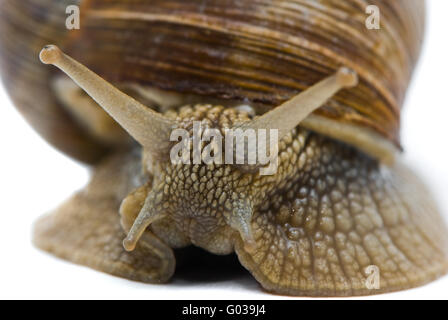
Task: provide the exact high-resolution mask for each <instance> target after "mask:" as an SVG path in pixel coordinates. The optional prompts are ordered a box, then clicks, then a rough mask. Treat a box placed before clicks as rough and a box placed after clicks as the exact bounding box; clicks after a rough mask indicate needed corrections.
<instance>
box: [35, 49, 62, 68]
mask: <svg viewBox="0 0 448 320" xmlns="http://www.w3.org/2000/svg"><path fill="white" fill-rule="evenodd" d="M61 56H62V51H61V49H59V48H58V47H57V46H55V45H52V44H50V45H46V46H45V47H44V48H43V49H42V51H41V52H40V54H39V58H40V61H42V63H44V64H54V63H56V62H57V61H58V60H59V59H60V58H61Z"/></svg>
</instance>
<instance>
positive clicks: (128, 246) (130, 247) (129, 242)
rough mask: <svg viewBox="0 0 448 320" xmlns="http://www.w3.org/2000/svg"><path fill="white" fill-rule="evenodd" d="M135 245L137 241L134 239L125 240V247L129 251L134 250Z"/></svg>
mask: <svg viewBox="0 0 448 320" xmlns="http://www.w3.org/2000/svg"><path fill="white" fill-rule="evenodd" d="M135 245H136V243H135V241H132V240H131V239H129V238H126V239H124V240H123V248H124V250H126V251H128V252H131V251H134V249H135Z"/></svg>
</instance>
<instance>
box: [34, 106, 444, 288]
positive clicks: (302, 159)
mask: <svg viewBox="0 0 448 320" xmlns="http://www.w3.org/2000/svg"><path fill="white" fill-rule="evenodd" d="M167 116H169V117H172V118H177V119H179V120H183V123H184V124H185V128H190V127H191V122H192V121H193V120H201V121H203V123H204V124H208V125H209V126H211V127H216V128H218V129H223V128H226V127H230V126H231V125H233V124H236V123H240V122H243V121H246V120H249V118H250V116H249V115H248V114H247V113H245V112H244V111H240V110H236V109H232V108H228V109H224V108H222V107H212V106H196V107H194V108H191V107H184V108H182V109H180V111H179V112H174V111H169V112H168V113H167ZM279 150H280V153H279V168H278V172H277V173H276V174H275V175H272V176H261V175H259V173H258V170H255V171H253V170H252V171H251V170H247V168H244V167H238V166H234V165H205V164H202V165H173V164H171V162H170V161H169V155H167V156H166V157H165V158H164V157H161V158H154V157H151V156H150V155H148V154H147V153H146V152H145V150H143V151H142V153H141V154H142V156H140V155H139V154H137V155H136V154H135V152H129V153H128V154H123V153H122V154H115V155H114V156H111V158H109V159H108V160H106V161H104V162H103V163H102V164H100V165H99V166H98V167H97V168H96V170H95V174H94V176H93V179H92V182H91V183H90V185H89V186H88V187H86V189H85V190H83V191H81V192H80V193H79V194H77V195H75V196H74V197H73V198H72V199H70V200H69V201H68V202H67V203H66V204H64V205H63V206H62V207H60V208H59V209H58V210H56V212H54V213H53V214H51V215H49V216H46V217H44V218H42V219H41V220H40V221H39V222H38V223H37V224H36V229H35V243H36V245H37V246H38V247H40V248H42V249H44V250H47V251H50V252H52V253H54V254H56V255H58V256H60V257H63V258H66V259H69V260H72V261H74V262H76V263H80V264H84V265H88V266H90V267H93V268H96V269H99V270H102V271H104V272H108V273H111V274H114V275H117V276H121V277H125V278H129V279H133V280H138V281H143V282H150V283H158V282H165V281H167V280H169V278H170V277H171V276H172V274H173V272H174V266H175V261H174V255H173V251H172V248H181V247H185V246H188V245H191V244H193V245H195V246H199V247H202V248H204V249H205V250H208V251H210V252H212V253H215V254H228V253H231V252H233V251H235V252H236V253H237V255H238V257H239V260H240V261H241V263H242V264H243V265H244V266H245V267H246V268H247V269H248V270H249V271H250V272H251V273H252V274H253V275H254V277H255V278H256V279H257V280H258V281H259V282H260V283H261V285H262V286H263V287H264V288H265V289H266V290H268V291H271V292H275V293H280V294H288V295H307V296H348V295H365V294H375V293H380V292H389V291H395V290H400V289H405V288H410V287H415V286H418V285H421V284H424V283H427V282H429V281H431V280H433V279H435V278H437V277H439V276H441V275H443V274H444V273H445V272H446V271H447V269H448V232H447V230H446V228H445V227H444V222H443V221H442V219H441V217H440V216H439V214H438V212H437V209H436V208H435V206H434V203H433V201H432V200H431V199H430V196H429V195H428V192H427V191H426V189H425V187H424V186H423V185H422V184H421V182H420V181H419V180H418V179H417V178H416V177H415V176H414V175H413V174H412V173H411V172H409V171H408V169H406V168H405V167H404V166H403V165H402V164H401V163H399V162H398V163H396V164H395V165H394V166H393V167H386V166H383V165H381V164H379V163H378V162H377V161H375V160H373V159H371V158H369V157H367V156H365V155H364V154H362V153H360V152H359V151H357V150H355V149H353V148H351V147H349V146H346V145H344V144H342V143H339V142H336V141H334V140H331V139H328V138H325V137H323V136H320V135H318V134H316V133H313V132H310V131H307V130H304V129H302V128H300V127H297V128H296V129H295V130H293V131H292V132H291V133H290V134H289V135H288V136H286V137H285V138H284V139H282V141H281V142H280V145H279ZM150 192H151V194H153V197H154V199H153V200H154V206H155V208H156V209H157V210H156V211H157V214H159V215H160V216H161V218H160V219H159V220H157V221H155V222H154V223H152V224H151V225H150V226H149V227H148V228H147V229H146V231H145V233H144V235H143V236H142V238H141V239H140V240H139V242H138V244H137V247H136V249H135V250H134V251H132V252H126V251H125V250H124V249H123V247H122V240H123V239H124V237H125V232H128V231H129V230H130V228H131V226H132V224H133V222H134V220H135V218H136V217H137V215H138V213H139V211H140V210H141V208H142V206H143V203H144V201H145V199H146V198H147V196H148V194H149V193H150ZM123 199H124V201H122V200H123ZM120 204H121V208H120ZM119 212H120V214H121V218H120V216H119ZM370 265H374V266H376V267H378V268H379V271H380V288H379V289H369V288H368V287H367V286H366V277H367V276H368V273H366V270H365V269H366V267H368V266H370ZM211 272H212V271H211Z"/></svg>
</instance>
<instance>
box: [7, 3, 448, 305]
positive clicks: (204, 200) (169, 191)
mask: <svg viewBox="0 0 448 320" xmlns="http://www.w3.org/2000/svg"><path fill="white" fill-rule="evenodd" d="M74 3H75V4H77V5H79V6H80V12H81V28H80V29H79V30H67V29H66V28H65V18H66V17H67V15H66V13H65V9H66V7H67V6H68V5H73V4H74ZM370 4H373V5H376V6H377V7H378V8H379V10H380V12H381V28H380V29H379V30H369V29H367V28H366V27H365V19H366V15H365V7H366V6H367V3H365V2H364V1H358V0H347V1H344V2H340V1H330V0H321V1H313V0H291V1H281V0H279V1H255V0H244V1H241V0H240V1H234V0H228V1H222V0H209V1H202V0H201V1H199V0H191V1H180V0H163V1H162V0H155V1H145V0H135V1H110V0H108V1H106V0H90V1H86V0H83V1H73V0H71V1H67V0H63V1H58V2H57V3H55V2H54V1H50V0H41V1H39V0H22V1H13V0H3V1H1V6H2V10H1V11H0V30H1V31H0V63H1V64H0V66H1V73H2V78H3V82H4V84H5V86H6V89H7V90H8V92H9V95H10V97H11V99H12V100H13V102H14V104H15V105H16V107H17V108H18V109H19V110H20V111H21V113H22V114H23V115H24V116H25V118H26V119H27V120H28V121H29V122H30V124H31V125H32V126H33V127H34V128H35V129H36V130H37V131H38V132H39V133H40V134H41V135H42V136H43V137H45V138H46V139H47V141H49V142H50V143H51V144H53V145H54V146H55V147H56V148H58V149H60V150H62V151H63V152H65V153H67V154H68V155H70V156H72V157H74V158H76V159H78V160H80V161H83V162H85V163H87V164H89V165H91V166H92V171H93V175H92V179H91V182H90V183H89V184H88V186H86V188H85V189H84V190H82V191H80V192H78V193H77V194H75V195H74V196H73V197H72V198H71V199H69V200H68V201H67V202H65V203H64V204H63V205H62V206H60V207H59V208H58V209H57V210H55V211H54V212H52V213H51V214H49V215H46V216H44V217H42V218H41V219H40V220H39V221H38V222H37V223H36V225H35V230H34V243H35V244H36V245H37V246H38V247H39V248H41V249H43V250H46V251H49V252H51V253H53V254H55V255H56V256H59V257H61V258H64V259H68V260H70V261H73V262H75V263H78V264H83V265H86V266H90V267H92V268H95V269H98V270H101V271H104V272H107V273H110V274H113V275H116V276H120V277H124V278H128V279H132V280H136V281H142V282H147V283H161V282H167V281H168V280H169V279H170V278H171V277H172V275H173V273H174V271H175V264H176V262H175V255H174V253H175V249H179V248H184V247H187V246H197V247H200V248H202V249H205V250H206V251H209V252H211V253H213V254H217V255H227V254H231V253H233V252H235V253H236V255H237V256H238V258H239V261H240V262H241V264H242V265H243V266H244V267H245V268H246V269H248V270H249V271H250V273H251V274H252V275H253V276H254V277H255V279H256V280H257V281H258V282H259V283H260V284H261V286H262V287H263V288H264V289H265V290H267V291H269V292H274V293H277V294H285V295H304V296H350V295H368V294H376V293H383V292H391V291H397V290H402V289H406V288H411V287H416V286H419V285H423V284H425V283H428V282H430V281H432V280H434V279H436V278H438V277H440V276H442V275H444V274H445V273H446V272H447V270H448V231H447V229H446V227H445V225H444V222H443V219H442V217H441V216H440V214H439V212H438V209H437V206H436V204H435V203H434V201H433V199H432V198H431V195H430V194H429V192H428V191H427V188H426V187H425V186H424V184H423V183H422V182H421V181H420V179H419V178H418V177H417V176H416V175H415V174H414V173H412V172H411V171H410V170H409V169H408V168H407V167H406V165H405V164H404V163H403V161H402V159H401V156H400V154H401V152H402V148H401V145H400V142H399V127H400V125H399V124H400V111H401V107H402V104H403V100H404V98H405V95H406V90H407V87H408V85H409V82H410V80H411V77H412V72H413V69H414V66H415V64H416V62H417V60H418V57H419V53H420V48H421V44H422V41H423V33H424V3H423V1H419V0H394V1H387V2H385V1H379V0H378V1H373V0H372V1H370ZM51 43H53V44H54V45H49V44H51ZM42 48H43V49H42ZM39 59H40V61H39ZM48 65H53V66H55V67H57V68H55V67H52V66H48ZM58 69H60V70H62V71H63V72H62V73H61V72H60V70H58ZM194 122H199V123H200V124H201V125H203V126H204V127H206V128H209V129H214V130H215V131H217V132H218V133H224V131H226V130H229V129H234V128H243V129H251V130H267V129H269V130H271V129H272V130H277V132H278V143H277V144H276V147H277V149H278V150H277V151H278V152H277V155H278V156H277V161H278V163H277V164H278V166H277V168H276V171H275V172H274V173H273V174H267V175H264V174H262V173H261V172H262V171H261V170H260V169H263V168H264V166H265V164H264V163H259V162H256V163H252V164H243V165H241V164H233V163H222V162H213V163H208V164H206V163H187V164H180V163H173V162H172V161H171V157H170V155H171V151H172V148H173V146H174V145H175V143H176V141H173V140H172V139H171V134H172V132H173V131H174V130H176V129H183V130H185V131H186V132H187V133H192V132H193V129H194V128H193V127H194ZM225 139H226V140H228V138H227V137H226V138H225ZM188 141H190V140H188ZM190 142H191V141H190ZM207 146H209V144H207V143H203V144H201V145H200V151H201V152H202V151H203V150H204V149H205V148H206V147H207ZM227 151H229V150H226V152H227ZM231 151H233V149H232V150H231ZM245 155H246V156H247V155H248V154H245ZM369 270H376V271H377V272H378V273H379V277H380V285H379V286H373V287H372V286H369V285H368V284H369Z"/></svg>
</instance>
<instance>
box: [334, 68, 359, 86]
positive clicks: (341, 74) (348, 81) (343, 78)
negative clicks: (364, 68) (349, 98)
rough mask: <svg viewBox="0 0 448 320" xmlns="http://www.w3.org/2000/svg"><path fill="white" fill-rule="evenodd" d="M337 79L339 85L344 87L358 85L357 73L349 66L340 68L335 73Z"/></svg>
mask: <svg viewBox="0 0 448 320" xmlns="http://www.w3.org/2000/svg"><path fill="white" fill-rule="evenodd" d="M337 80H338V82H339V83H340V84H341V86H343V87H345V88H352V87H355V86H356V85H358V81H359V79H358V75H357V74H356V72H355V71H354V70H351V69H349V68H345V67H343V68H340V69H339V70H338V73H337Z"/></svg>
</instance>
